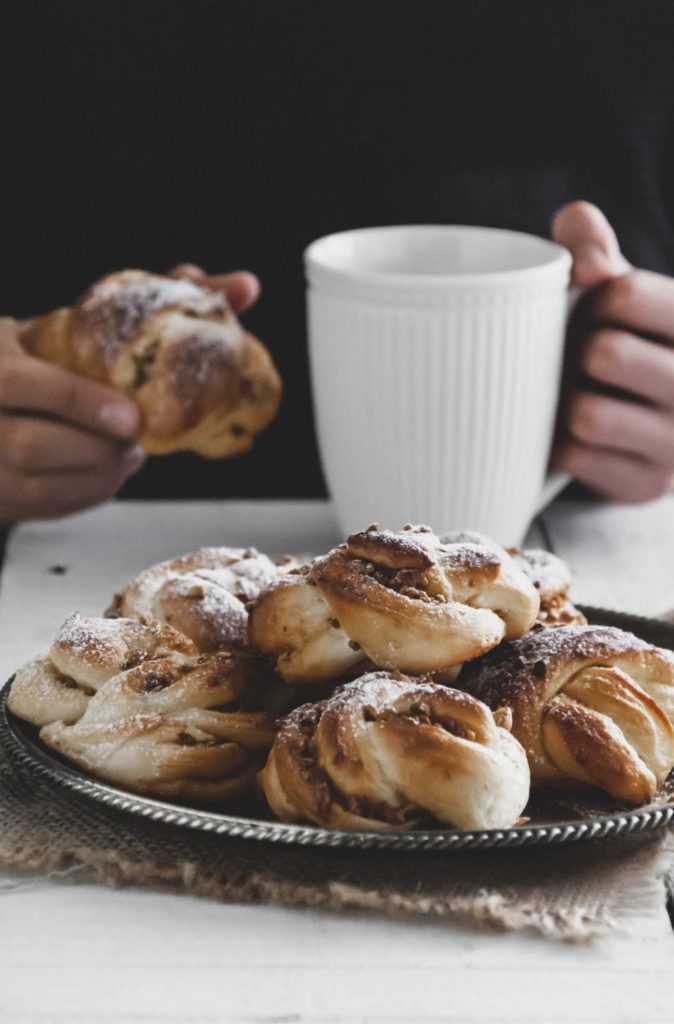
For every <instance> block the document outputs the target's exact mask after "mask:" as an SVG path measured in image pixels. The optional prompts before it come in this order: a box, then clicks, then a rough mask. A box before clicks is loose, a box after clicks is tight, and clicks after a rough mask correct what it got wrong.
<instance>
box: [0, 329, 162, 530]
mask: <svg viewBox="0 0 674 1024" xmlns="http://www.w3.org/2000/svg"><path fill="white" fill-rule="evenodd" d="M23 329H24V325H22V324H21V323H19V322H17V321H15V320H10V319H2V320H0V527H2V526H10V525H12V524H13V523H17V522H20V521H21V520H24V519H45V518H50V517H53V516H62V515H67V514H69V513H71V512H75V511H77V510H78V509H81V508H86V507H87V506H89V505H95V504H97V503H98V502H101V501H105V500H106V499H107V498H110V497H112V495H113V494H115V493H116V491H117V490H119V488H120V487H121V486H122V484H123V483H124V481H125V480H126V479H127V477H129V476H130V475H131V474H132V473H135V472H136V470H138V469H139V468H140V466H141V465H142V463H143V461H144V454H143V452H142V451H141V449H140V448H138V447H137V446H136V445H135V444H134V443H133V438H134V436H135V434H136V432H137V430H138V427H139V415H138V410H137V408H136V406H135V405H134V403H133V402H132V401H130V400H129V399H128V398H127V397H126V396H125V395H123V394H120V393H119V392H117V391H115V390H113V389H112V388H110V387H108V386H106V385H105V384H101V383H98V382H96V381H92V380H86V379H85V378H84V377H81V376H79V375H77V374H74V373H72V372H70V371H69V370H67V369H64V368H63V367H60V366H54V365H50V364H48V363H46V362H44V361H43V360H41V359H35V358H33V357H32V356H30V355H28V354H27V353H26V351H25V350H24V349H23V347H22V345H21V336H22V331H23Z"/></svg>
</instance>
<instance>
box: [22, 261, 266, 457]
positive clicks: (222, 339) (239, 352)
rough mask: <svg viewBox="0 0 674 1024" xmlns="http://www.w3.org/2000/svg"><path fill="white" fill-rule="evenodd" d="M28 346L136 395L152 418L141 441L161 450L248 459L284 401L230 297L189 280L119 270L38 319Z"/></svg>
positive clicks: (30, 328)
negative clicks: (71, 302)
mask: <svg viewBox="0 0 674 1024" xmlns="http://www.w3.org/2000/svg"><path fill="white" fill-rule="evenodd" d="M22 344H23V345H24V347H25V349H26V350H27V351H28V352H30V353H31V354H32V355H35V356H37V357H38V358H41V359H45V360H46V361H48V362H53V363H57V364H58V365H61V366H63V367H65V368H66V369H69V370H72V371H73V372H74V373H78V374H81V375H82V376H85V377H89V378H91V379H93V380H97V381H100V382H102V383H105V384H109V385H110V386H112V387H115V388H117V389H118V390H120V391H123V392H124V393H125V394H127V395H129V397H131V398H133V399H134V400H135V401H136V402H137V404H138V406H139V408H140V410H141V414H142V418H143V431H142V434H141V436H140V438H139V443H140V444H141V445H142V446H143V447H144V448H145V449H146V450H147V451H148V452H151V453H153V454H163V453H168V452H174V451H181V450H193V451H196V452H198V453H199V454H200V455H202V456H204V457H206V458H222V457H224V456H227V455H235V454H239V453H240V452H243V451H246V450H247V449H248V448H250V446H251V444H252V442H253V437H254V435H255V433H257V432H258V431H260V430H262V429H264V427H266V426H267V425H268V424H269V423H270V422H271V420H272V419H273V418H274V416H275V415H276V411H277V409H278V404H279V401H280V395H281V381H280V378H279V376H278V373H277V371H276V369H275V367H274V364H273V362H272V360H271V357H270V355H269V353H268V351H267V350H266V348H265V347H264V346H263V345H262V344H261V342H259V341H258V339H257V338H255V337H253V335H251V334H248V333H246V332H245V331H243V330H242V328H241V326H240V324H239V323H238V321H237V319H236V317H235V316H234V314H233V313H232V311H231V309H230V308H229V306H228V304H227V301H226V299H225V297H224V296H223V295H222V294H220V293H216V292H212V291H210V290H209V289H207V288H201V287H199V286H198V285H196V284H194V283H192V282H190V281H183V280H175V279H173V278H168V277H162V276H160V275H158V274H147V273H145V272H144V271H139V270H125V271H121V272H119V273H116V274H110V275H108V276H107V277H104V278H102V279H101V280H100V281H97V282H96V283H95V284H94V285H92V286H91V287H90V288H89V289H88V290H87V291H86V292H85V293H84V295H82V297H81V298H80V299H79V300H78V302H77V303H76V304H75V305H74V306H73V307H71V308H70V309H64V310H63V309H62V310H56V311H55V312H54V313H50V314H47V315H46V316H43V317H38V318H36V319H35V320H34V321H33V322H32V323H31V324H30V325H29V326H28V328H27V329H26V331H25V332H24V334H23V336H22Z"/></svg>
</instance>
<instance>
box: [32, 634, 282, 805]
mask: <svg viewBox="0 0 674 1024" xmlns="http://www.w3.org/2000/svg"><path fill="white" fill-rule="evenodd" d="M256 673H257V666H256V665H255V663H254V662H253V661H252V659H250V658H248V657H246V656H244V655H239V654H233V653H231V652H218V653H216V654H210V655H197V656H191V657H187V658H184V657H183V658H176V657H171V658H164V659H159V660H156V661H150V662H145V663H143V664H140V665H138V666H137V667H136V668H133V669H130V670H129V671H127V672H122V673H120V674H119V675H117V676H114V677H113V678H111V679H110V680H108V682H107V683H105V684H104V685H103V686H102V687H101V689H100V690H99V691H98V692H97V693H96V694H95V695H94V696H93V697H92V698H91V700H90V702H89V704H88V706H87V708H86V711H85V712H84V714H83V715H82V717H81V718H80V719H79V721H77V722H76V723H75V724H74V725H66V724H64V723H63V722H53V723H51V724H49V725H47V726H45V727H44V728H43V729H42V730H41V732H40V738H41V739H42V740H43V741H44V742H45V743H46V744H47V745H48V746H51V747H53V748H54V749H55V750H57V751H58V752H59V753H61V754H63V756H65V757H67V758H68V759H70V760H72V761H74V762H75V763H76V764H78V765H80V766H81V767H83V768H84V769H85V770H86V771H89V772H91V773H92V774H94V775H96V776H98V777H99V778H102V779H106V780H108V781H111V782H113V783H117V784H120V785H123V786H124V787H126V788H128V789H131V790H133V791H135V792H139V793H144V794H148V795H152V796H158V797H187V798H190V799H193V800H198V801H203V802H212V801H218V802H221V801H226V800H231V799H233V798H235V797H240V796H242V795H245V794H248V793H250V792H252V788H253V784H254V779H255V776H256V774H257V772H258V771H259V770H260V768H261V767H262V764H263V762H264V758H265V756H266V753H267V751H268V750H269V748H270V747H271V745H272V742H273V739H274V736H275V729H274V725H273V718H272V716H271V715H269V714H268V713H266V712H263V711H251V710H248V709H247V707H246V705H247V703H248V701H249V700H250V695H251V693H253V692H254V691H255V686H256V685H257V680H256V678H255V677H256Z"/></svg>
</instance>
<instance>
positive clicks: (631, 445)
mask: <svg viewBox="0 0 674 1024" xmlns="http://www.w3.org/2000/svg"><path fill="white" fill-rule="evenodd" d="M552 237H553V238H554V239H555V241H557V242H559V243H560V244H562V245H565V246H566V247H567V249H569V250H570V251H571V254H572V256H573V270H572V284H574V285H580V286H581V287H584V288H589V289H590V291H589V292H588V293H587V294H585V295H584V296H583V298H582V299H581V301H580V303H579V304H578V307H577V309H576V313H575V314H574V318H573V333H574V336H575V338H576V339H577V340H576V341H575V342H574V345H573V356H574V357H575V359H576V370H577V373H576V374H575V378H574V381H573V386H572V388H571V391H570V394H569V395H568V396H567V397H566V399H565V400H564V401H563V405H562V414H561V422H562V429H563V436H562V437H561V439H560V442H559V444H558V445H557V447H556V450H555V452H554V453H553V465H554V467H555V468H557V469H561V470H564V471H566V472H568V473H570V474H571V475H572V476H573V477H574V478H575V479H577V480H580V481H582V482H583V483H585V484H588V485H589V486H590V487H593V488H595V489H596V490H598V491H600V492H601V493H603V494H605V495H607V496H608V497H610V498H613V499H615V500H617V501H626V502H638V501H649V500H651V499H653V498H658V497H660V496H661V495H663V494H665V493H667V492H668V491H670V490H672V487H673V485H674V279H672V278H670V277H666V276H664V275H662V274H656V273H652V272H651V271H647V270H635V269H634V268H632V267H631V266H630V265H629V263H628V262H627V260H626V259H625V258H624V256H623V255H622V254H621V252H620V248H619V245H618V241H617V239H616V236H615V234H614V232H613V229H612V228H611V226H610V224H609V223H608V221H607V220H606V218H605V217H604V215H603V214H602V213H601V212H600V211H599V210H598V209H597V208H596V207H595V206H591V205H590V204H589V203H583V202H576V203H569V204H568V205H567V206H564V207H562V209H561V210H559V211H558V212H557V214H556V215H555V218H554V220H553V226H552ZM597 385H599V388H598V389H597V390H593V387H596V386H597ZM602 391H603V393H602Z"/></svg>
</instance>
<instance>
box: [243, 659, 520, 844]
mask: <svg viewBox="0 0 674 1024" xmlns="http://www.w3.org/2000/svg"><path fill="white" fill-rule="evenodd" d="M262 782H263V786H264V791H265V795H266V797H267V800H268V802H269V805H270V806H271V808H272V810H273V811H274V813H275V814H276V815H277V817H279V818H280V819H281V820H282V821H291V822H293V821H294V822H303V821H304V822H306V821H311V822H315V823H316V824H318V825H323V826H325V827H327V828H347V829H378V830H384V829H401V828H411V827H413V826H414V825H416V824H418V823H419V821H420V820H423V819H427V818H428V817H429V816H430V817H432V818H434V819H436V820H437V821H440V822H442V823H444V824H446V825H454V826H457V827H459V828H506V827H508V826H510V825H512V824H513V823H514V822H515V821H516V820H517V818H518V817H519V815H520V813H521V811H522V809H523V808H524V806H525V804H526V801H527V798H528V795H529V770H528V767H527V762H526V757H525V754H524V751H523V750H522V748H521V747H520V745H519V744H518V743H517V742H516V741H515V740H514V739H513V737H512V736H511V735H510V733H509V732H508V731H507V730H506V729H504V728H502V727H500V726H499V725H497V724H496V722H495V720H494V716H493V715H492V713H491V712H490V711H489V710H488V708H487V707H485V705H484V704H481V703H480V702H479V701H477V700H475V699H474V698H472V697H469V696H468V695H467V694H465V693H461V692H459V691H458V690H452V689H449V688H447V687H443V686H437V685H435V684H433V683H428V682H423V681H420V680H417V681H412V680H408V679H405V678H404V677H402V676H394V675H391V674H389V673H386V672H373V673H370V674H369V675H365V676H363V677H362V678H360V679H358V680H356V681H355V682H352V683H348V684H347V685H345V686H344V687H342V688H341V689H340V690H338V691H337V692H336V693H335V694H334V696H332V697H331V698H329V699H328V700H325V701H322V702H320V703H318V704H305V705H304V706H302V707H300V708H298V709H296V710H295V711H293V712H291V714H290V715H288V717H287V718H286V719H285V720H284V721H283V722H282V723H281V725H280V731H279V733H278V736H277V737H276V740H275V742H274V746H273V747H272V751H271V754H270V755H269V759H268V761H267V764H266V766H265V769H264V772H263V775H262Z"/></svg>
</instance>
